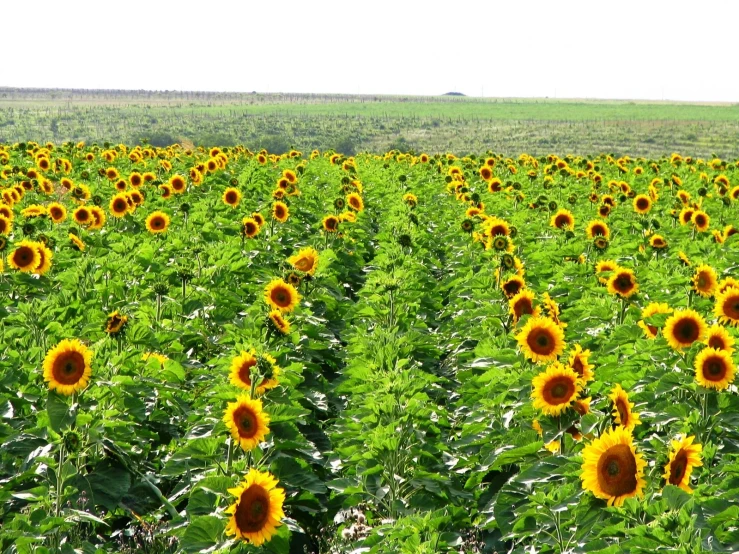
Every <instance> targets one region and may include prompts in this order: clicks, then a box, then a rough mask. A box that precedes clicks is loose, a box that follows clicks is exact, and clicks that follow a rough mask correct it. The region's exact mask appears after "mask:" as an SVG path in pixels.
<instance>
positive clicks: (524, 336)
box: [516, 291, 565, 363]
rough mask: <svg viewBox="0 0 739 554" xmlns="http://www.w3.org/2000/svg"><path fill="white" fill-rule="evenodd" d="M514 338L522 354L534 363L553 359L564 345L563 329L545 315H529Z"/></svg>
mask: <svg viewBox="0 0 739 554" xmlns="http://www.w3.org/2000/svg"><path fill="white" fill-rule="evenodd" d="M523 292H525V291H523ZM516 340H517V341H518V344H519V346H520V348H521V351H522V352H523V353H524V355H525V356H526V357H527V358H528V359H530V360H531V361H533V362H535V363H539V362H553V361H555V360H556V359H557V357H558V356H559V355H560V354H562V351H563V350H564V347H565V342H564V331H563V330H562V329H561V328H560V327H559V326H558V325H557V324H556V323H554V322H553V321H552V320H551V319H549V318H545V317H531V318H530V319H529V320H528V322H527V323H526V325H525V326H524V327H523V329H521V332H520V333H519V334H518V335H516Z"/></svg>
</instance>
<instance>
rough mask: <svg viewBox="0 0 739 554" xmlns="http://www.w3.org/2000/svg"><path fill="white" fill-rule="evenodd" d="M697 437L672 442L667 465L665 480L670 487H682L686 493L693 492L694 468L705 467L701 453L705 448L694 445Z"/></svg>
mask: <svg viewBox="0 0 739 554" xmlns="http://www.w3.org/2000/svg"><path fill="white" fill-rule="evenodd" d="M694 440H695V437H684V438H682V439H678V440H673V441H671V443H672V444H671V446H672V448H671V449H670V457H669V459H668V461H667V465H665V473H664V475H662V477H664V478H665V481H667V483H668V484H670V485H675V486H676V487H680V488H681V489H683V490H684V491H685V492H693V489H691V488H690V474H691V473H692V472H693V468H694V467H700V466H702V465H703V462H701V452H702V451H703V446H702V445H700V444H693V441H694Z"/></svg>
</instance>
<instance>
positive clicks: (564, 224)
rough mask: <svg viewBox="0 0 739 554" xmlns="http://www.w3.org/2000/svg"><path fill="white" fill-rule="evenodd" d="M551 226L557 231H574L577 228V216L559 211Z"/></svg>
mask: <svg viewBox="0 0 739 554" xmlns="http://www.w3.org/2000/svg"><path fill="white" fill-rule="evenodd" d="M549 224H550V225H551V226H552V227H555V228H557V229H573V228H574V227H575V216H574V215H572V212H570V211H569V210H559V211H558V212H557V213H556V214H554V215H553V216H552V219H551V221H550V222H549Z"/></svg>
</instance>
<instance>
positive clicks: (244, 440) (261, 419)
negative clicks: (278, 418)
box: [223, 395, 269, 451]
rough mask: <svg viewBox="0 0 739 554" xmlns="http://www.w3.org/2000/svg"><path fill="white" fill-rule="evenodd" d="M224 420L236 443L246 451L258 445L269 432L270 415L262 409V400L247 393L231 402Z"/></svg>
mask: <svg viewBox="0 0 739 554" xmlns="http://www.w3.org/2000/svg"><path fill="white" fill-rule="evenodd" d="M223 422H224V423H225V424H226V426H227V427H228V429H229V431H230V432H231V437H233V440H234V441H235V442H236V444H238V445H239V446H241V448H243V449H244V450H246V451H249V450H251V449H253V448H254V447H256V446H258V445H259V443H260V442H262V441H264V439H265V437H266V436H267V435H268V434H269V427H268V425H269V415H267V413H266V412H264V410H263V409H262V401H261V400H252V399H251V398H249V396H247V395H241V396H239V397H238V398H237V399H236V402H229V404H228V407H227V408H226V411H225V413H224V415H223Z"/></svg>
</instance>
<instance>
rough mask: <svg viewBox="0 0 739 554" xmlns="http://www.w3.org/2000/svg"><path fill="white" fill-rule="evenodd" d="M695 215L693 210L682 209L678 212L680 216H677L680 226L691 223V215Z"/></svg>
mask: <svg viewBox="0 0 739 554" xmlns="http://www.w3.org/2000/svg"><path fill="white" fill-rule="evenodd" d="M694 213H695V210H694V209H693V208H683V209H682V210H680V215H679V216H678V219H679V220H680V225H687V224H688V223H690V222H691V221H693V214H694Z"/></svg>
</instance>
